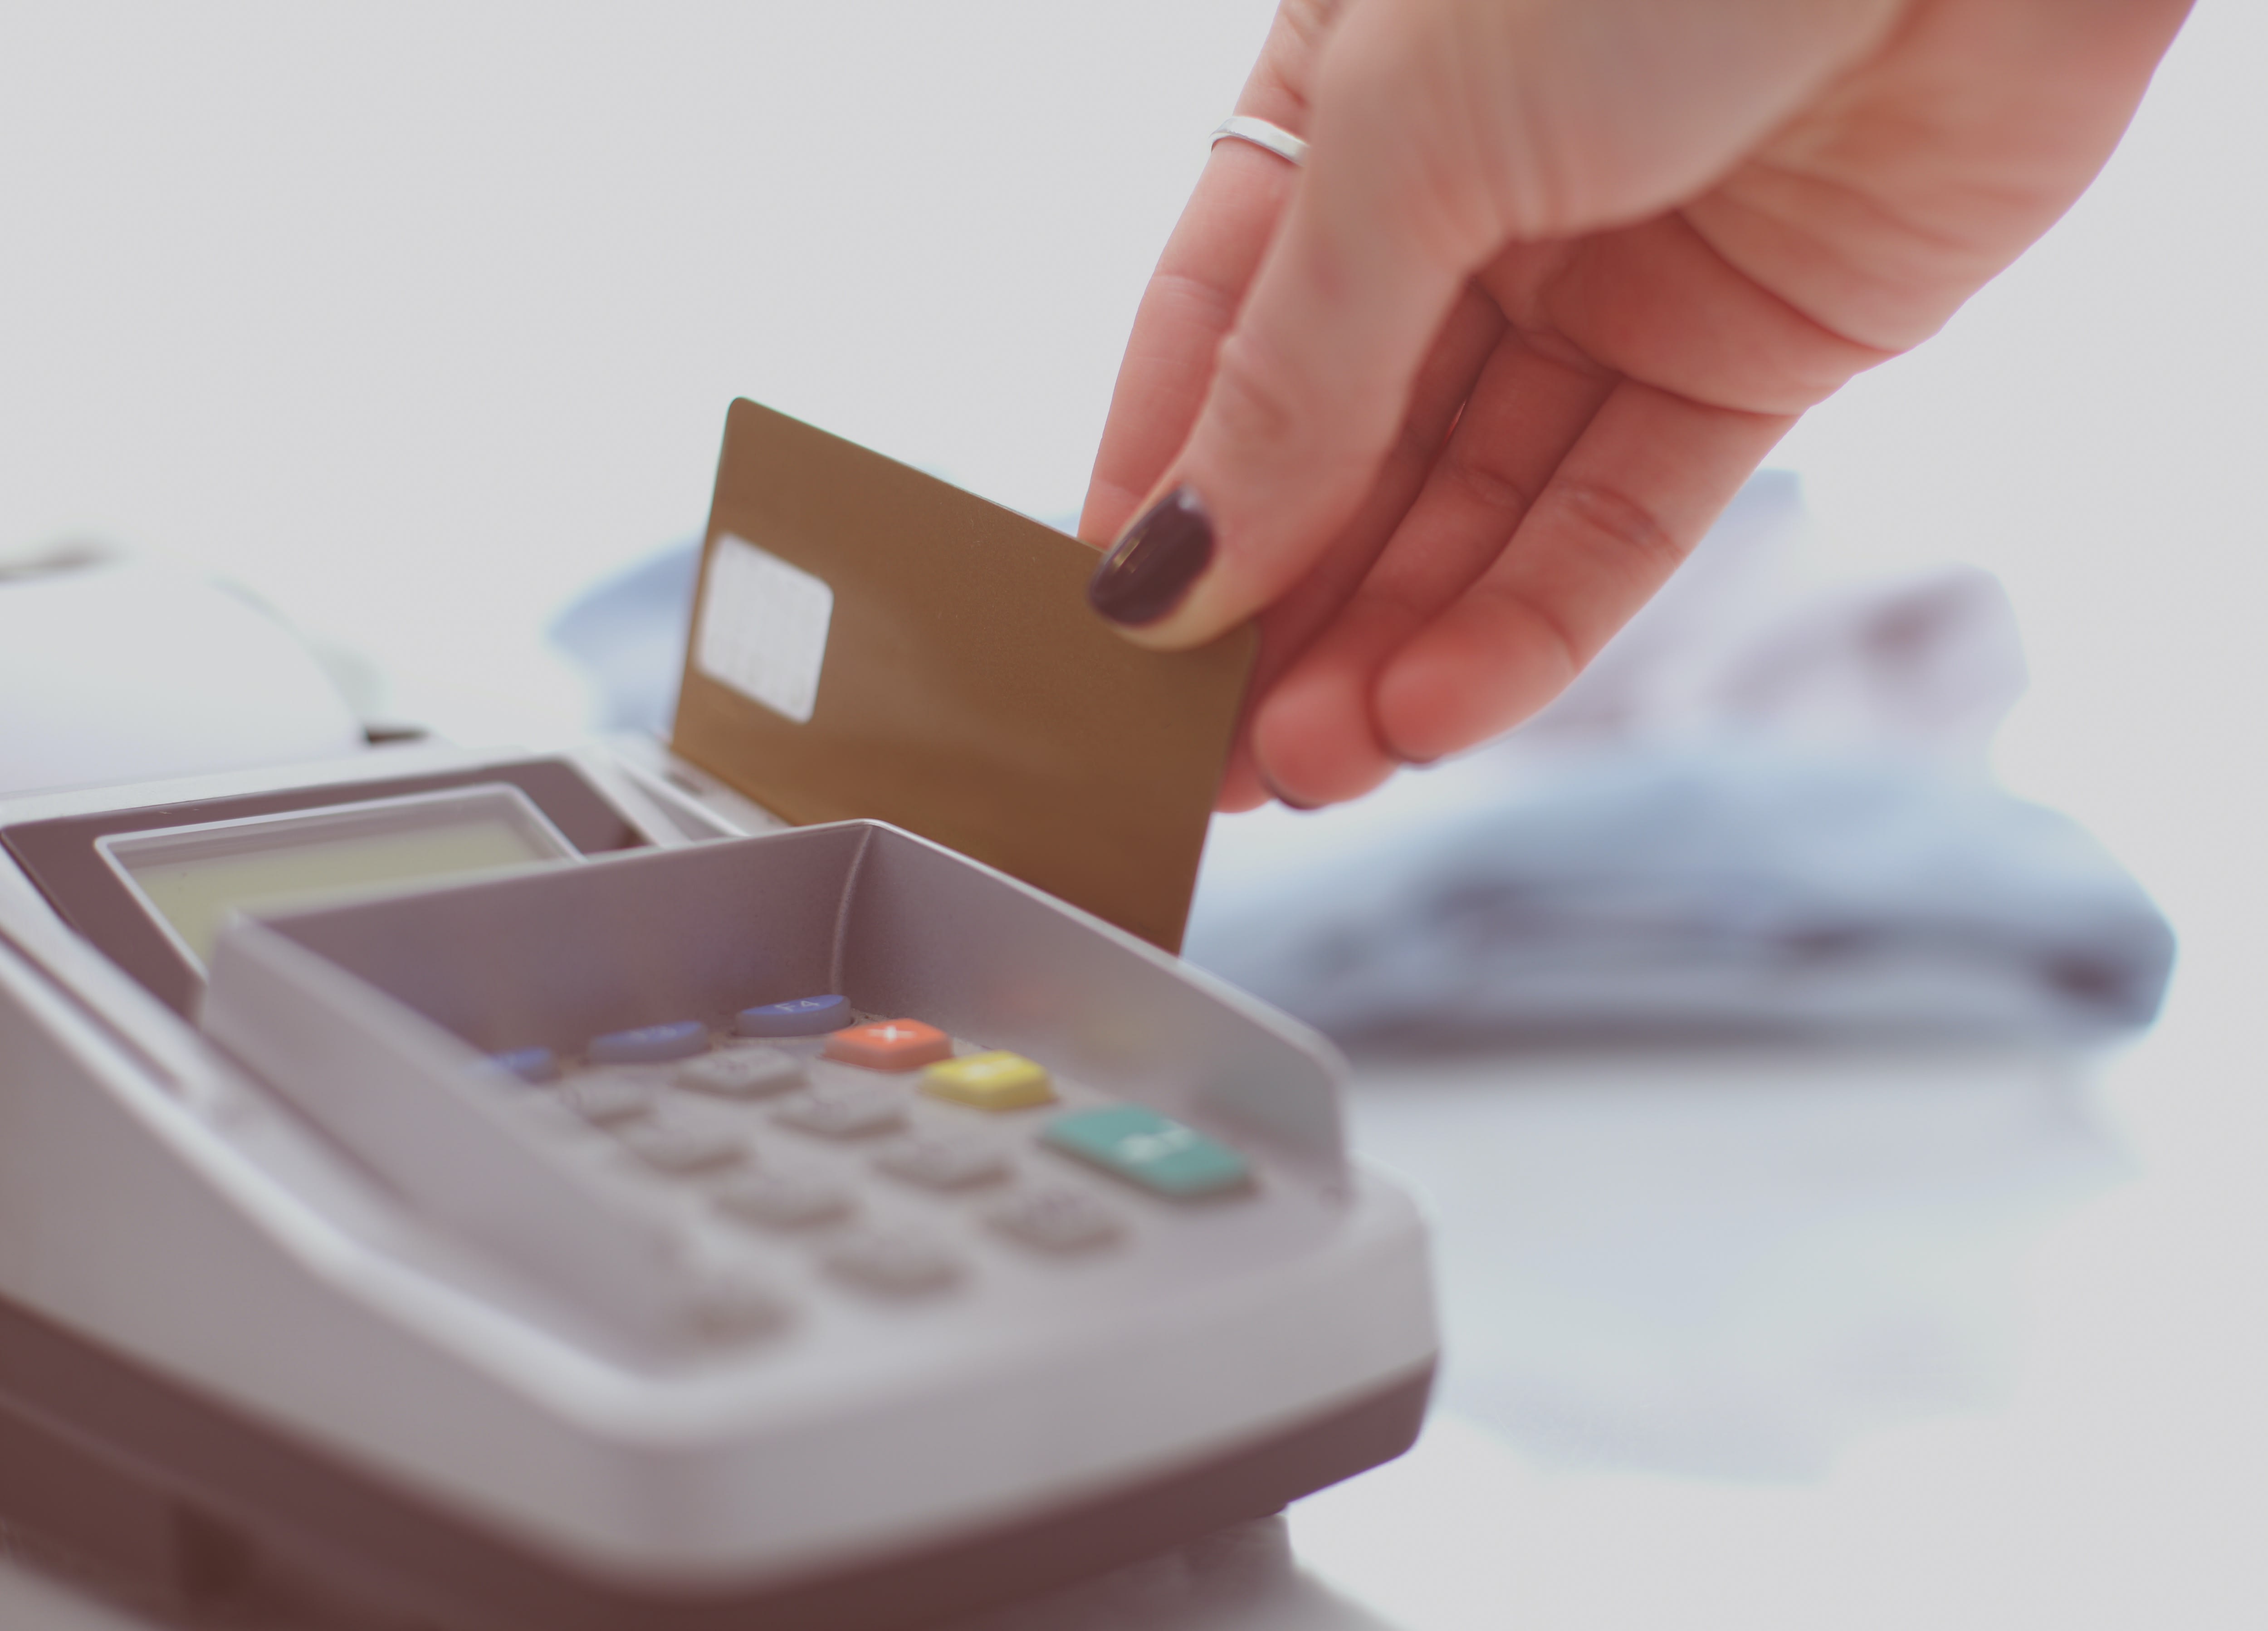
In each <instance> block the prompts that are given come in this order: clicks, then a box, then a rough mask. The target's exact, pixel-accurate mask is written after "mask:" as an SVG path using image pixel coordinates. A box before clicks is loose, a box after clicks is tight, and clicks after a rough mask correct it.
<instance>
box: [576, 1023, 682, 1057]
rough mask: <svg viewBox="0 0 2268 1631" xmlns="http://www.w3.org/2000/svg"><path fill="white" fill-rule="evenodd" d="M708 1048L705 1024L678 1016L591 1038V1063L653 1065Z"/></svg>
mask: <svg viewBox="0 0 2268 1631" xmlns="http://www.w3.org/2000/svg"><path fill="white" fill-rule="evenodd" d="M708 1051H709V1027H708V1026H707V1025H703V1024H702V1023H701V1022H700V1021H699V1020H698V1019H680V1020H676V1021H674V1023H672V1024H669V1025H640V1026H639V1027H638V1028H637V1030H635V1031H615V1032H609V1033H608V1034H607V1035H605V1036H602V1037H596V1038H593V1040H592V1042H591V1047H590V1054H591V1062H592V1063H593V1064H594V1065H655V1064H659V1063H661V1062H663V1061H664V1060H669V1059H690V1058H691V1057H692V1056H693V1055H694V1054H705V1053H707V1052H708Z"/></svg>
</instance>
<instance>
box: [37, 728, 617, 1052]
mask: <svg viewBox="0 0 2268 1631" xmlns="http://www.w3.org/2000/svg"><path fill="white" fill-rule="evenodd" d="M482 782H508V783H510V784H511V785H512V786H514V787H517V788H518V789H519V790H520V791H521V792H523V793H525V794H527V797H528V799H529V801H530V802H531V803H533V804H534V805H535V807H536V808H537V809H538V810H540V811H541V812H543V814H544V816H545V818H546V819H549V821H550V823H551V824H552V826H554V827H556V828H557V829H558V830H559V832H560V834H561V835H562V836H563V837H564V838H565V839H566V840H567V841H568V842H569V843H571V844H572V845H573V846H574V847H575V849H577V850H578V851H580V852H581V853H582V854H584V855H585V856H594V855H606V854H610V853H613V852H615V851H617V850H625V849H644V848H646V847H647V843H648V841H647V840H646V838H645V836H644V834H641V833H640V832H639V831H638V830H637V827H633V826H632V825H631V824H630V819H629V818H628V817H627V816H625V815H624V814H623V813H622V812H621V811H620V810H618V809H617V808H615V805H614V804H612V803H611V802H610V801H609V800H608V798H607V797H605V795H603V794H602V793H600V791H599V790H598V789H597V788H596V787H594V786H593V785H592V783H591V782H590V781H589V780H588V779H587V778H586V777H585V775H583V773H582V772H581V771H579V770H578V769H577V768H575V767H574V766H573V765H572V764H570V763H569V762H568V761H566V760H563V759H556V758H534V759H524V760H506V761H505V762H504V763H501V764H485V765H480V766H477V767H469V768H465V769H461V770H453V771H443V772H437V773H432V774H428V775H406V776H387V777H382V778H377V779H373V780H371V781H367V782H328V783H322V784H317V785H313V786H302V787H290V788H280V789H273V790H265V791H261V792H257V793H242V794H233V795H229V796H226V797H219V798H203V799H193V800H185V801H183V802H181V803H179V804H144V805H141V806H138V807H129V808H124V809H118V810H105V811H100V812H95V813H92V814H89V815H77V816H55V817H49V818H48V819H43V820H37V821H19V822H17V823H15V824H13V825H11V826H9V827H0V845H4V846H5V847H6V849H7V850H8V852H9V854H10V855H11V856H14V858H15V860H16V863H17V865H18V866H19V867H20V868H22V869H23V871H24V875H25V876H26V878H29V879H30V880H31V881H32V884H33V886H34V887H35V888H37V889H38V890H39V892H40V894H41V895H43V896H44V897H45V898H46V900H47V902H48V905H49V906H51V907H54V908H55V914H56V915H57V916H59V917H61V918H62V919H63V922H66V923H67V924H69V925H70V927H71V928H72V929H74V930H76V931H77V933H78V934H79V935H81V936H82V937H85V939H86V940H88V941H90V942H92V944H93V945H94V947H95V949H96V950H97V951H100V952H101V953H102V954H103V955H104V956H105V957H107V958H108V959H110V960H111V961H112V962H113V963H114V964H116V965H117V966H119V967H120V968H122V969H123V970H124V971H125V972H126V973H128V974H129V975H131V976H132V977H133V978H134V980H135V981H136V982H137V983H139V984H140V985H141V986H142V987H143V988H144V989H145V990H147V991H149V992H150V994H151V995H153V996H155V997H156V998H158V1001H159V1002H161V1003H165V1004H166V1006H167V1007H168V1008H171V1009H172V1010H173V1011H174V1012H175V1013H178V1014H180V1016H182V1018H195V1011H196V1005H197V1001H198V999H199V997H201V996H202V995H203V992H204V977H203V974H202V973H200V972H199V971H198V969H197V967H196V965H195V962H194V960H193V959H189V958H188V956H187V955H186V953H185V952H184V951H182V950H181V949H180V947H179V946H178V945H177V944H175V942H174V940H173V937H172V935H171V933H170V927H171V926H170V925H166V924H164V922H163V920H162V919H160V918H158V917H156V916H154V915H152V914H151V912H149V911H148V910H147V909H145V908H144V906H143V904H142V898H141V895H140V893H139V892H138V891H136V890H135V889H133V888H132V887H130V886H129V885H128V884H127V883H126V881H125V880H124V879H123V878H121V877H120V876H119V874H118V872H117V871H116V870H115V869H114V868H113V866H112V865H111V863H109V861H108V860H107V859H106V858H105V857H104V856H103V855H102V853H101V851H100V850H99V849H98V848H97V844H98V841H99V840H101V839H104V838H107V837H110V836H112V835H114V834H121V835H122V834H129V833H140V832H146V831H149V830H151V829H153V828H158V827H188V826H192V825H197V824H201V823H206V822H216V821H227V820H234V819H239V818H241V817H246V816H261V815H281V814H284V813H287V812H298V811H306V810H317V809H322V808H326V807H328V806H330V805H334V804H358V803H367V802H370V801H372V800H376V799H384V798H395V797H404V796H407V795H410V794H415V793H428V792H445V791H450V790H457V789H461V788H467V787H473V786H477V785H479V784H480V783H482Z"/></svg>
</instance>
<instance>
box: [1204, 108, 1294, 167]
mask: <svg viewBox="0 0 2268 1631" xmlns="http://www.w3.org/2000/svg"><path fill="white" fill-rule="evenodd" d="M1223 142H1249V143H1252V145H1253V146H1255V147H1264V148H1266V149H1267V150H1268V151H1270V152H1271V153H1273V154H1275V155H1276V157H1277V158H1282V159H1285V160H1287V161H1289V162H1290V163H1292V164H1294V165H1304V164H1306V163H1307V143H1305V142H1302V141H1301V140H1300V138H1299V137H1298V136H1293V135H1292V133H1291V132H1290V131H1289V130H1286V129H1284V127H1283V126H1281V125H1271V124H1270V123H1269V122H1268V121H1266V120H1265V119H1255V118H1253V117H1251V116H1250V115H1249V114H1230V115H1229V116H1228V117H1227V118H1226V119H1224V120H1222V121H1220V127H1219V129H1216V130H1215V131H1214V132H1213V133H1212V145H1213V146H1215V147H1218V146H1219V145H1220V144H1221V143H1223Z"/></svg>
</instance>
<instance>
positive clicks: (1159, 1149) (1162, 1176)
mask: <svg viewBox="0 0 2268 1631" xmlns="http://www.w3.org/2000/svg"><path fill="white" fill-rule="evenodd" d="M1040 1138H1041V1140H1042V1142H1045V1143H1048V1144H1050V1145H1052V1146H1053V1147H1054V1148H1056V1149H1057V1150H1062V1151H1063V1152H1064V1154H1065V1155H1072V1156H1077V1157H1079V1159H1080V1160H1082V1161H1086V1162H1088V1163H1091V1164H1094V1165H1095V1166H1099V1167H1101V1169H1102V1170H1103V1171H1104V1172H1109V1173H1112V1174H1113V1175H1115V1176H1116V1177H1119V1178H1123V1179H1126V1180H1127V1181H1128V1182H1129V1183H1133V1184H1139V1185H1140V1186H1141V1187H1143V1188H1145V1189H1146V1190H1148V1191H1150V1193H1151V1194H1160V1195H1167V1196H1170V1197H1171V1198H1173V1199H1174V1200H1176V1201H1188V1200H1194V1199H1196V1198H1197V1196H1200V1195H1211V1194H1220V1193H1221V1192H1222V1191H1224V1190H1229V1189H1235V1188H1238V1187H1241V1186H1242V1185H1243V1183H1244V1182H1245V1180H1246V1179H1248V1178H1249V1177H1251V1175H1252V1173H1251V1168H1250V1167H1249V1166H1248V1164H1246V1162H1245V1159H1244V1157H1242V1156H1241V1155H1239V1154H1237V1153H1236V1151H1235V1150H1231V1149H1230V1148H1229V1147H1228V1146H1227V1145H1226V1144H1224V1143H1222V1142H1220V1141H1219V1139H1215V1138H1207V1137H1206V1136H1205V1135H1204V1134H1203V1133H1200V1132H1198V1131H1197V1128H1193V1127H1184V1126H1183V1125H1182V1123H1181V1122H1179V1121H1176V1120H1174V1119H1173V1118H1172V1117H1170V1116H1161V1115H1160V1114H1159V1113H1157V1112H1156V1111H1154V1110H1150V1109H1145V1108H1144V1107H1143V1106H1140V1105H1106V1106H1102V1107H1101V1109H1097V1110H1074V1111H1072V1112H1071V1113H1069V1114H1067V1115H1059V1116H1057V1117H1056V1119H1055V1120H1052V1121H1050V1122H1049V1123H1048V1125H1047V1128H1046V1129H1045V1130H1044V1131H1042V1133H1041V1135H1040Z"/></svg>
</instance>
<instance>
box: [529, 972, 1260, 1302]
mask: <svg viewBox="0 0 2268 1631" xmlns="http://www.w3.org/2000/svg"><path fill="white" fill-rule="evenodd" d="M750 1015H755V1016H757V1018H756V1020H755V1023H753V1024H752V1023H751V1022H750V1018H749V1016H750ZM814 1016H819V1017H824V1018H829V1019H831V1020H832V1021H834V1024H833V1025H832V1027H831V1028H829V1029H828V1030H825V1031H823V1032H802V1033H800V1034H799V1033H798V1032H797V1031H796V1029H795V1026H796V1025H799V1024H804V1023H808V1022H809V1021H810V1019H811V1018H812V1017H814ZM534 1051H535V1050H521V1051H520V1052H518V1053H513V1054H499V1055H497V1056H495V1059H494V1061H493V1062H494V1063H495V1064H496V1065H497V1067H499V1068H498V1069H496V1070H495V1071H493V1072H491V1073H490V1076H489V1077H488V1078H485V1079H487V1080H488V1081H489V1082H490V1084H491V1088H492V1091H495V1092H497V1093H498V1094H500V1095H502V1096H503V1097H504V1098H505V1099H506V1100H507V1101H508V1102H509V1103H510V1104H511V1105H512V1107H513V1108H514V1110H515V1111H516V1112H517V1119H518V1120H519V1124H520V1125H522V1126H523V1127H525V1128H528V1129H530V1130H531V1132H532V1133H534V1135H537V1142H539V1143H540V1144H541V1145H543V1146H544V1147H547V1148H549V1149H550V1150H553V1151H554V1152H555V1153H556V1154H557V1155H558V1157H560V1158H562V1159H568V1160H572V1161H575V1162H577V1163H578V1164H582V1165H583V1166H584V1167H585V1168H586V1169H587V1170H588V1171H589V1172H591V1173H592V1174H593V1175H594V1176H596V1177H597V1178H599V1179H600V1181H602V1182H604V1183H608V1184H611V1185H614V1186H615V1187H618V1188H620V1189H621V1190H622V1192H623V1193H624V1194H626V1195H629V1196H632V1197H635V1198H636V1200H637V1201H639V1202H640V1203H642V1204H645V1205H648V1206H653V1207H657V1208H659V1209H662V1210H663V1211H664V1212H665V1213H666V1214H667V1215H668V1216H672V1217H674V1219H675V1220H677V1221H678V1222H679V1223H681V1225H682V1227H683V1228H684V1230H685V1231H686V1236H687V1238H688V1239H689V1243H690V1248H691V1250H692V1251H693V1253H694V1255H695V1257H696V1258H697V1259H700V1260H704V1261H707V1262H710V1263H711V1264H712V1265H714V1266H715V1267H713V1268H712V1269H711V1272H708V1273H707V1274H705V1275H703V1279H702V1282H701V1290H700V1295H699V1297H698V1299H697V1306H696V1319H697V1321H698V1322H699V1324H700V1325H701V1326H702V1328H703V1330H704V1331H706V1332H707V1333H710V1334H711V1336H712V1337H713V1338H715V1339H716V1340H718V1341H728V1342H743V1341H751V1340H755V1338H758V1337H761V1336H764V1335H766V1334H768V1333H778V1332H781V1331H784V1330H787V1329H789V1328H791V1327H792V1326H793V1325H794V1324H795V1321H796V1318H797V1316H798V1313H799V1311H801V1313H803V1314H804V1315H805V1316H806V1317H807V1316H808V1315H809V1314H810V1313H811V1311H812V1310H813V1308H814V1304H815V1303H821V1302H824V1301H825V1300H826V1299H828V1298H830V1297H833V1298H850V1299H853V1300H854V1301H856V1302H858V1303H859V1304H863V1305H870V1306H874V1307H878V1308H879V1307H886V1306H889V1307H902V1308H904V1309H907V1310H909V1311H912V1310H916V1309H919V1308H921V1307H924V1306H932V1305H939V1304H944V1303H948V1302H954V1301H955V1300H956V1299H959V1298H963V1297H981V1296H983V1295H985V1292H986V1288H987V1286H988V1284H990V1282H994V1281H996V1280H998V1279H1000V1278H1003V1277H1004V1276H1005V1275H1006V1274H1007V1273H1008V1271H1009V1270H1010V1269H1011V1268H1012V1267H1021V1268H1022V1269H1023V1270H1024V1271H1025V1272H1026V1273H1027V1275H1028V1274H1029V1273H1030V1272H1034V1271H1035V1269H1037V1268H1047V1267H1049V1266H1055V1267H1053V1269H1052V1272H1054V1273H1057V1274H1079V1273H1085V1272H1093V1271H1092V1270H1090V1269H1086V1268H1083V1267H1082V1266H1083V1265H1099V1264H1103V1263H1108V1262H1110V1261H1112V1260H1123V1254H1124V1253H1126V1252H1127V1251H1129V1250H1131V1249H1134V1248H1136V1247H1137V1246H1138V1244H1139V1242H1140V1240H1141V1238H1142V1236H1143V1232H1144V1230H1145V1227H1150V1228H1156V1227H1161V1226H1164V1225H1165V1224H1166V1223H1167V1222H1168V1221H1171V1220H1175V1219H1176V1218H1181V1219H1186V1218H1188V1217H1190V1216H1196V1215H1197V1213H1198V1212H1201V1211H1202V1210H1203V1209H1204V1208H1206V1207H1211V1206H1218V1205H1219V1204H1222V1203H1223V1202H1224V1201H1226V1202H1228V1203H1230V1204H1233V1202H1234V1201H1235V1199H1236V1198H1237V1197H1239V1196H1242V1195H1247V1194H1249V1193H1250V1192H1251V1191H1252V1189H1253V1187H1254V1186H1253V1170H1252V1167H1251V1165H1250V1163H1249V1162H1248V1159H1247V1158H1246V1157H1245V1156H1244V1155H1242V1154H1241V1152H1239V1151H1238V1150H1234V1149H1233V1148H1231V1147H1230V1146H1229V1145H1228V1144H1226V1143H1225V1142H1221V1141H1220V1140H1219V1139H1216V1138H1213V1137H1211V1136H1210V1135H1206V1134H1204V1133H1201V1132H1199V1131H1197V1129H1195V1128H1190V1127H1188V1126H1185V1125H1184V1124H1182V1123H1181V1122H1179V1121H1176V1120H1173V1119H1172V1118H1170V1117H1167V1116H1166V1115H1163V1114H1161V1113H1159V1112H1157V1111H1155V1110H1152V1109H1150V1108H1148V1107H1147V1106H1141V1105H1136V1104H1130V1103H1126V1102H1124V1101H1123V1100H1114V1099H1110V1098H1106V1097H1104V1096H1103V1095H1101V1094H1098V1093H1095V1092H1094V1091H1090V1090H1088V1089H1086V1087H1084V1086H1083V1085H1081V1084H1077V1083H1071V1082H1066V1081H1064V1080H1061V1079H1059V1078H1057V1077H1055V1076H1051V1075H1050V1073H1049V1071H1048V1070H1047V1069H1045V1068H1044V1067H1043V1066H1042V1065H1040V1064H1039V1063H1037V1062H1035V1061H1033V1060H1030V1059H1027V1058H1025V1057H1023V1056H1022V1055H1020V1054H1015V1053H1013V1052H1009V1051H1006V1050H1002V1049H998V1048H988V1047H981V1046H978V1045H976V1044H975V1043H972V1042H969V1041H968V1040H961V1039H956V1038H954V1037H953V1036H951V1035H950V1034H948V1033H947V1032H945V1031H943V1030H941V1029H939V1028H938V1027H937V1026H934V1025H930V1024H928V1023H926V1022H925V1021H923V1020H921V1019H919V1018H914V1017H910V1016H905V1015H884V1016H876V1015H870V1014H861V1013H858V1012H856V1011H855V1010H851V1009H850V1008H849V1006H848V1005H847V1004H844V1003H840V1001H839V999H836V998H831V997H812V998H800V999H795V1000H792V1001H789V1002H784V1003H767V1004H762V1005H759V1006H756V1007H752V1008H750V1009H747V1010H742V1011H741V1012H740V1013H738V1014H737V1015H735V1016H734V1018H733V1021H732V1023H731V1025H730V1026H729V1028H724V1029H718V1028H712V1027H711V1026H709V1025H704V1024H703V1023H701V1022H699V1021H697V1020H692V1019H687V1020H682V1021H672V1022H668V1023H664V1024H659V1025H644V1026H640V1027H637V1028H636V1029H634V1030H630V1031H620V1032H608V1033H607V1034H605V1035H602V1036H598V1037H594V1038H593V1039H591V1040H589V1042H587V1043H586V1044H585V1047H584V1048H583V1051H582V1055H581V1057H579V1058H558V1057H555V1056H553V1055H551V1054H546V1055H545V1059H546V1061H548V1062H549V1063H548V1066H546V1067H544V1068H523V1062H524V1061H525V1062H529V1063H530V1064H533V1063H534V1061H533V1059H532V1055H533V1054H534ZM547 1072H548V1075H549V1081H547ZM576 1129H580V1130H579V1132H578V1131H576ZM1145 1209H1157V1213H1158V1215H1157V1216H1156V1217H1154V1218H1151V1219H1149V1220H1148V1222H1147V1223H1146V1224H1145ZM908 1317H911V1314H910V1312H909V1315H908Z"/></svg>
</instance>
